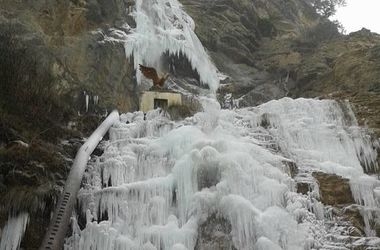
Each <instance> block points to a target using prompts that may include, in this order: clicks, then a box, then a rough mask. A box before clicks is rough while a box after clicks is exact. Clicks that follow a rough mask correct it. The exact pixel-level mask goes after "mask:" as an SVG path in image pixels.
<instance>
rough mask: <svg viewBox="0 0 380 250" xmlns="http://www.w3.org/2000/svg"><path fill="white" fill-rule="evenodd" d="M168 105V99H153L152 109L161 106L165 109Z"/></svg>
mask: <svg viewBox="0 0 380 250" xmlns="http://www.w3.org/2000/svg"><path fill="white" fill-rule="evenodd" d="M167 107H168V99H156V98H155V99H154V109H156V108H162V109H166V108H167Z"/></svg>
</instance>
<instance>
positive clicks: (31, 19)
mask: <svg viewBox="0 0 380 250" xmlns="http://www.w3.org/2000/svg"><path fill="white" fill-rule="evenodd" d="M180 2H181V3H182V4H183V6H184V8H185V10H186V11H187V13H188V14H189V15H190V16H192V18H193V19H194V21H195V31H196V33H197V35H198V36H199V38H200V40H201V42H202V43H203V45H204V46H205V47H206V48H207V50H208V53H209V54H210V56H211V58H212V60H213V61H214V63H215V64H216V66H217V68H218V69H219V70H220V71H221V72H223V73H225V74H226V75H228V77H227V78H226V79H225V80H223V81H222V86H221V88H220V91H219V97H220V99H221V100H223V98H224V97H225V95H226V94H228V93H231V94H232V97H233V98H234V99H236V100H238V102H239V105H240V106H252V105H257V104H260V103H263V102H266V101H268V100H271V99H275V98H281V97H284V96H292V97H303V96H304V97H322V98H337V99H349V100H350V101H351V103H353V106H354V110H355V112H356V114H357V115H358V118H359V123H360V124H362V125H364V124H367V125H368V126H369V127H370V128H372V129H374V131H375V133H377V136H380V120H379V119H380V113H379V110H380V80H379V79H380V67H379V65H380V37H379V35H377V34H373V33H370V32H369V31H366V30H362V31H360V32H356V33H353V34H350V35H348V36H342V35H340V34H339V33H338V32H337V29H336V26H335V25H333V24H332V23H330V22H328V21H327V20H324V19H322V18H321V17H320V16H318V15H317V14H316V13H315V11H314V9H313V8H312V7H311V6H310V5H309V4H308V1H307V0H289V1H282V0H270V1H267V0H253V1H252V0H250V1H247V0H232V1H227V0H214V1H204V0H181V1H180ZM133 5H134V3H133V1H130V0H62V1H41V0H33V1H25V0H19V1H11V0H0V57H1V58H3V59H2V60H1V61H0V87H1V89H2V90H1V92H0V201H1V202H0V204H7V205H6V206H3V207H2V208H1V210H0V228H1V227H2V226H3V222H4V221H5V219H6V217H7V213H8V211H9V210H12V211H13V212H15V213H17V212H18V211H19V210H27V211H29V212H32V213H35V212H36V211H37V210H38V209H39V208H40V207H39V205H40V204H42V203H46V204H48V205H46V208H47V209H46V211H45V214H43V213H42V214H41V213H40V214H38V215H36V216H35V217H34V218H33V219H34V220H36V223H31V225H34V227H35V228H31V229H30V230H29V231H30V232H29V233H28V234H27V236H26V241H27V242H28V243H27V244H28V246H29V248H27V249H32V248H33V247H34V248H37V247H38V246H39V242H40V240H41V237H42V236H43V232H44V226H46V224H47V223H48V220H47V219H46V218H48V215H49V213H50V209H51V206H52V204H51V203H52V202H53V201H54V199H55V197H56V195H57V194H58V193H59V191H60V188H61V186H62V184H63V180H64V179H65V175H66V174H67V171H68V168H69V166H70V164H71V162H70V160H68V158H72V157H73V156H74V155H75V152H76V149H77V147H78V145H79V144H80V140H79V139H72V138H79V137H80V136H82V134H80V133H79V132H78V130H80V131H84V132H86V129H87V130H88V131H91V130H92V129H93V127H91V126H94V124H96V122H98V121H99V117H98V116H99V115H103V114H105V113H106V110H108V111H109V110H111V109H113V108H117V109H119V111H121V112H124V111H131V110H136V109H137V107H138V94H139V91H140V87H139V86H138V85H137V84H136V80H135V79H134V75H135V73H134V69H133V66H132V65H131V64H130V63H129V62H128V61H127V60H126V58H125V53H124V46H123V44H121V43H116V42H109V41H105V35H106V34H107V33H108V32H110V29H112V28H114V27H115V28H118V29H121V30H124V31H125V32H127V33H128V30H127V28H126V27H125V26H124V24H125V23H128V24H129V26H131V27H133V26H134V21H133V19H132V18H131V17H130V16H128V15H126V10H128V9H129V8H130V7H131V6H133ZM184 61H185V60H184ZM182 63H184V64H186V66H184V68H189V65H188V63H187V62H182ZM182 73H183V75H186V74H187V73H186V72H182ZM194 75H196V74H194V72H190V73H189V74H188V75H186V77H194V78H196V76H194ZM194 81H195V82H196V79H195V80H194ZM86 96H88V98H89V105H88V107H86ZM98 100H99V101H98ZM78 114H80V116H78ZM86 114H87V115H86ZM88 114H96V115H97V116H90V115H88ZM69 121H75V123H72V124H71V125H70V126H67V125H68V122H69ZM73 127H75V128H76V129H77V130H72V128H73ZM88 131H87V132H88ZM69 138H70V140H67V141H65V143H63V144H62V143H58V142H59V140H58V139H69ZM17 140H21V141H22V142H25V143H26V144H22V143H21V142H17V143H14V142H13V141H17ZM21 156H22V157H21ZM63 156H64V157H63ZM325 179H329V178H327V177H326V178H325ZM323 180H324V179H323V178H322V179H321V182H322V181H323ZM57 184H58V185H57ZM31 190H32V191H31ZM20 193H21V194H22V195H20ZM15 194H18V197H19V199H16V200H13V199H12V197H13V196H15ZM347 195H348V196H350V194H347ZM25 197H30V200H29V199H28V202H29V203H28V202H24V201H25V199H24V198H25ZM10 201H11V202H10ZM33 202H35V203H33ZM23 203H25V206H21V204H23ZM26 203H28V204H26ZM30 204H32V205H30ZM218 223H219V222H218ZM221 223H222V222H221ZM222 224H223V223H222ZM358 227H359V226H358ZM204 228H207V225H204ZM32 232H37V233H32ZM24 244H25V243H24Z"/></svg>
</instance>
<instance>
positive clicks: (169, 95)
mask: <svg viewBox="0 0 380 250" xmlns="http://www.w3.org/2000/svg"><path fill="white" fill-rule="evenodd" d="M172 105H182V95H181V94H180V93H177V92H174V91H170V90H154V91H145V92H143V93H142V94H141V97H140V111H142V112H144V113H146V112H147V111H149V110H153V109H156V108H162V109H166V108H168V107H170V106H172Z"/></svg>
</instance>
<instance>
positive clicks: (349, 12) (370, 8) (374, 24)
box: [332, 0, 380, 34]
mask: <svg viewBox="0 0 380 250" xmlns="http://www.w3.org/2000/svg"><path fill="white" fill-rule="evenodd" d="M346 1H347V6H346V7H341V8H339V9H338V11H337V13H336V15H335V16H334V17H332V19H337V20H338V21H339V22H341V23H342V24H343V26H344V28H345V30H346V31H347V33H350V32H352V31H357V30H360V29H361V28H362V27H365V28H367V29H370V30H371V31H372V32H376V33H379V34H380V0H346Z"/></svg>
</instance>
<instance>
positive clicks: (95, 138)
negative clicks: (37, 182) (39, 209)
mask: <svg viewBox="0 0 380 250" xmlns="http://www.w3.org/2000/svg"><path fill="white" fill-rule="evenodd" d="M117 121H119V113H118V112H117V111H116V110H115V111H113V112H112V113H111V114H110V115H109V116H108V117H107V119H105V120H104V121H103V122H102V124H100V126H99V127H98V128H97V129H96V130H95V131H94V133H92V135H91V136H90V137H89V138H88V139H87V141H86V143H85V144H83V145H82V146H81V147H80V149H79V151H78V153H77V155H76V157H75V160H74V163H73V166H72V167H71V170H70V173H69V176H68V178H67V181H66V185H65V189H64V192H63V194H62V197H61V198H60V199H59V201H58V206H57V208H56V210H55V212H54V215H53V218H52V220H51V221H50V225H49V229H48V231H47V232H46V235H45V238H44V240H43V242H42V245H41V247H40V250H47V249H50V250H60V249H62V248H63V243H64V239H65V236H66V232H67V229H68V228H69V223H70V218H71V215H72V210H73V208H74V204H75V202H76V200H77V193H78V190H79V188H80V184H81V182H82V176H83V173H84V170H85V169H86V166H87V162H88V160H89V159H90V155H91V154H92V152H93V151H94V149H95V148H96V146H97V145H98V144H99V142H100V141H101V140H102V138H103V136H104V135H105V133H107V131H108V130H109V129H110V127H111V126H112V125H113V124H115V123H116V122H117Z"/></svg>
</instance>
